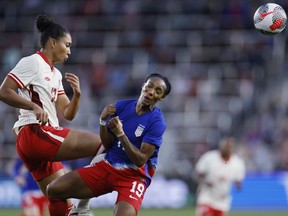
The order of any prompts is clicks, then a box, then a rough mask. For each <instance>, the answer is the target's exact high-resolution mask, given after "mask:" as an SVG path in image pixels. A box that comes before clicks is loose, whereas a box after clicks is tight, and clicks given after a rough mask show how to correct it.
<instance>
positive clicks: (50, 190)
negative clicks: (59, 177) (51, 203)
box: [46, 182, 66, 199]
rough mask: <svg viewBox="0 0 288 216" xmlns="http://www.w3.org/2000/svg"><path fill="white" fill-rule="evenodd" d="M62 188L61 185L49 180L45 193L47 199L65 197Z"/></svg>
mask: <svg viewBox="0 0 288 216" xmlns="http://www.w3.org/2000/svg"><path fill="white" fill-rule="evenodd" d="M62 190H63V187H61V186H60V184H57V183H55V182H51V183H50V184H48V185H47V188H46V195H47V197H48V198H49V199H65V198H66V197H63V196H64V195H65V193H63V191H62Z"/></svg>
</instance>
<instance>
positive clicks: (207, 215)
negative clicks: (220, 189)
mask: <svg viewBox="0 0 288 216" xmlns="http://www.w3.org/2000/svg"><path fill="white" fill-rule="evenodd" d="M225 215H226V213H225V212H223V211H221V210H217V209H214V208H212V207H210V206H209V205H197V206H196V216H225Z"/></svg>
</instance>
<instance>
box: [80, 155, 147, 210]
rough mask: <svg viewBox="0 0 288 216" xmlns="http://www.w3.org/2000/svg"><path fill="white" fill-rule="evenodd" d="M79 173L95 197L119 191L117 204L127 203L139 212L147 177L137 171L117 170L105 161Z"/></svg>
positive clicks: (85, 168)
mask: <svg viewBox="0 0 288 216" xmlns="http://www.w3.org/2000/svg"><path fill="white" fill-rule="evenodd" d="M77 172H78V173H79V175H80V176H81V178H82V179H83V181H84V182H85V183H86V184H87V186H88V187H89V188H90V189H91V190H92V191H93V193H94V196H95V197H98V196H100V195H103V194H106V193H111V192H112V191H117V192H118V196H117V200H116V203H117V202H119V201H126V202H128V203H130V204H131V205H133V206H134V208H135V209H136V211H137V212H138V211H139V210H140V206H141V203H142V200H143V198H144V194H145V191H146V189H147V186H146V185H145V180H146V179H145V177H143V176H140V175H139V174H138V173H137V172H136V171H135V170H130V169H123V170H118V169H115V168H114V167H112V166H111V165H110V164H109V163H108V162H107V161H105V159H104V160H102V161H100V162H98V163H96V164H94V165H92V166H90V167H84V168H79V169H77Z"/></svg>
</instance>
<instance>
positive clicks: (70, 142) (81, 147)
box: [54, 130, 101, 161]
mask: <svg viewBox="0 0 288 216" xmlns="http://www.w3.org/2000/svg"><path fill="white" fill-rule="evenodd" d="M100 145H101V139H100V136H99V135H98V134H94V133H91V132H86V131H79V130H70V132H69V133H68V135H67V136H66V138H65V139H64V141H63V143H62V145H61V146H60V148H59V150H58V152H57V153H56V155H55V158H54V160H55V161H63V160H71V159H77V158H83V157H93V156H95V155H96V153H97V151H98V149H99V148H100Z"/></svg>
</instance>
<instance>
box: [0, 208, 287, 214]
mask: <svg viewBox="0 0 288 216" xmlns="http://www.w3.org/2000/svg"><path fill="white" fill-rule="evenodd" d="M93 212H94V213H95V215H96V216H111V215H113V209H111V208H107V209H105V208H103V209H102V208H101V209H93ZM19 215H20V210H19V209H0V216H19ZM46 215H47V216H48V215H49V214H48V213H47V214H46ZM175 215H177V216H194V209H192V208H184V209H146V208H143V209H141V210H140V212H139V214H138V216H175ZM284 215H285V216H287V215H288V212H287V211H286V212H273V211H262V212H261V211H258V212H256V211H255V212H254V211H253V212H244V211H243V212H230V213H229V216H284Z"/></svg>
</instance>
